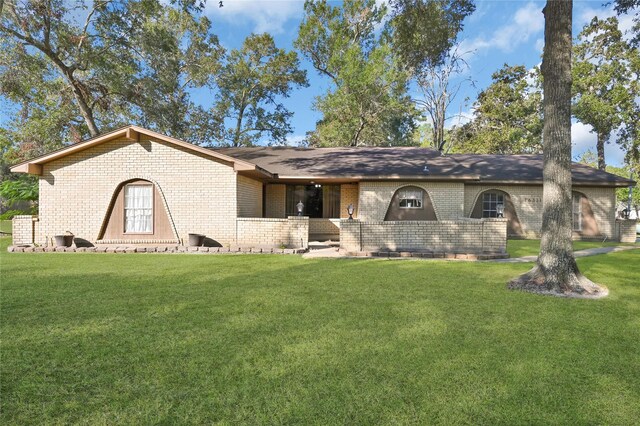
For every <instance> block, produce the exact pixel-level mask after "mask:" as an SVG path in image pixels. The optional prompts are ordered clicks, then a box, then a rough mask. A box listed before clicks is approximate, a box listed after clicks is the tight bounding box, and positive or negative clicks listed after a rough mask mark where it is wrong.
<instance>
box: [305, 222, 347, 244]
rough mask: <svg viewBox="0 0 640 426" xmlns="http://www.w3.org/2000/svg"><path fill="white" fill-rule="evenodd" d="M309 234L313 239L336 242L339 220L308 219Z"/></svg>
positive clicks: (338, 232) (338, 234)
mask: <svg viewBox="0 0 640 426" xmlns="http://www.w3.org/2000/svg"><path fill="white" fill-rule="evenodd" d="M309 234H310V235H312V236H314V237H315V238H320V239H332V240H337V239H338V238H339V237H340V219H317V218H310V219H309Z"/></svg>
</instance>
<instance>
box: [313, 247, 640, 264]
mask: <svg viewBox="0 0 640 426" xmlns="http://www.w3.org/2000/svg"><path fill="white" fill-rule="evenodd" d="M309 246H310V247H309V248H310V250H309V251H308V252H307V253H305V254H303V255H302V257H303V258H305V259H317V258H338V257H341V258H353V259H372V258H371V257H360V256H358V257H356V256H348V255H345V254H342V253H340V252H339V251H338V247H336V246H334V245H329V244H327V245H324V244H318V243H316V244H315V245H312V243H310V244H309ZM636 249H640V245H634V246H614V247H596V248H590V249H585V250H579V251H576V252H574V253H573V254H574V256H575V257H588V256H596V255H598V254H607V253H616V252H619V251H625V250H636ZM374 259H375V258H374ZM380 259H382V258H380ZM384 259H396V260H405V259H413V260H416V258H403V257H396V258H384ZM537 259H538V255H534V256H523V257H514V258H509V259H491V260H481V261H479V262H499V263H528V262H535V261H536V260H537ZM430 260H434V259H430ZM435 260H451V259H435ZM456 260H458V261H459V260H460V259H456ZM463 261H464V260H463Z"/></svg>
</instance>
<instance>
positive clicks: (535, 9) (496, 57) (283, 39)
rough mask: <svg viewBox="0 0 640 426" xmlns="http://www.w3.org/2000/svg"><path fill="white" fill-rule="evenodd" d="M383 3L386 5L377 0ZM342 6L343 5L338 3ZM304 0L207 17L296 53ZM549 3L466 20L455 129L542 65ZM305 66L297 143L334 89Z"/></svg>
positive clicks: (482, 7)
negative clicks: (516, 68)
mask: <svg viewBox="0 0 640 426" xmlns="http://www.w3.org/2000/svg"><path fill="white" fill-rule="evenodd" d="M377 1H378V2H380V3H381V2H383V1H384V0H377ZM604 2H606V0H596V1H574V26H573V29H574V34H576V35H577V34H578V33H579V32H580V30H581V29H582V27H583V26H584V25H585V24H586V23H588V22H589V21H590V20H591V19H592V18H593V17H594V16H599V17H601V18H604V17H609V16H613V15H614V12H613V10H612V8H611V7H604V6H602V4H603V3H604ZM335 4H339V2H337V1H336V2H335ZM303 5H304V0H224V7H222V8H219V7H218V1H217V0H207V4H206V9H205V13H206V15H207V16H208V17H209V19H211V21H212V23H213V25H212V27H213V32H214V33H215V34H217V35H218V37H219V39H220V42H221V44H222V45H223V46H224V47H225V48H226V49H228V50H229V49H233V48H238V47H240V46H241V45H242V42H243V40H244V39H245V38H246V37H247V36H248V35H249V34H251V33H261V32H269V33H271V34H272V35H273V36H274V38H275V40H276V44H277V45H278V47H281V48H284V49H293V41H294V39H295V38H296V35H297V31H298V26H299V24H300V21H301V19H302V16H303ZM543 6H544V2H543V1H518V0H511V1H503V0H492V1H483V0H476V12H475V13H474V14H472V15H471V16H470V17H468V18H467V19H466V21H465V28H464V31H463V32H462V33H461V34H460V37H459V41H460V43H461V47H460V51H461V52H467V51H470V52H471V53H469V54H467V55H466V56H465V58H466V60H467V62H468V64H469V71H468V72H469V75H467V76H464V77H465V78H467V77H471V79H472V80H473V81H474V82H475V84H474V85H473V86H472V85H471V84H467V83H465V84H463V86H462V89H461V91H460V93H459V94H458V96H457V98H456V100H455V101H454V102H453V104H452V106H451V108H450V111H449V114H450V115H453V114H458V113H459V116H458V117H456V118H454V119H452V120H450V122H449V123H448V125H449V126H451V125H453V124H458V123H464V122H465V120H468V119H469V117H471V115H472V110H471V104H472V103H473V101H474V100H475V99H476V96H477V94H478V92H479V91H480V90H482V89H484V88H486V87H487V86H488V85H489V84H490V83H491V74H492V73H493V72H495V71H496V70H498V69H499V68H501V67H502V65H503V64H505V63H508V64H509V65H524V66H526V67H527V68H531V67H534V66H536V65H538V64H540V62H541V55H542V48H543V40H544V34H543V33H544V17H543V15H542V8H543ZM631 25H632V19H631V17H630V16H627V17H622V18H621V19H620V26H621V29H623V30H626V29H629V28H630V27H631ZM301 65H302V67H303V68H304V69H306V70H307V73H308V77H309V83H310V85H309V87H308V88H302V89H297V90H295V91H294V93H293V95H292V96H291V97H290V98H287V99H284V101H283V103H284V104H285V106H286V107H287V108H288V109H289V110H290V111H293V112H294V116H293V119H292V126H293V129H294V132H293V134H291V135H290V137H289V139H288V142H289V143H291V144H297V143H298V142H300V141H301V140H302V139H303V138H304V136H305V133H306V132H307V131H309V130H313V129H314V127H315V123H316V121H317V120H318V119H319V118H320V115H319V114H318V113H317V112H316V111H314V110H313V108H312V107H313V101H314V98H315V97H316V96H318V95H320V94H322V93H324V92H325V91H326V90H327V88H328V87H329V82H328V80H327V79H326V78H324V77H322V76H320V75H319V74H318V73H317V72H316V71H315V70H314V69H313V67H312V66H311V64H310V63H309V62H308V61H306V60H305V59H304V58H303V57H302V56H301ZM192 94H193V99H194V101H196V102H199V103H202V104H205V105H211V96H212V94H211V93H209V92H208V91H205V90H200V91H196V92H193V93H192ZM12 113H13V111H8V110H4V106H3V111H2V112H0V123H1V122H4V121H5V120H7V119H8V118H9V117H8V116H7V114H12ZM572 139H573V156H574V158H577V157H578V156H579V155H580V154H581V153H583V152H584V151H586V150H588V149H591V150H594V149H595V135H594V134H592V133H590V127H589V126H585V125H583V124H581V123H576V122H574V124H573V127H572ZM606 155H607V163H608V164H612V165H620V164H621V163H622V161H623V157H624V155H623V153H622V152H621V150H620V149H619V148H618V147H617V145H616V144H615V143H612V144H608V145H607V146H606Z"/></svg>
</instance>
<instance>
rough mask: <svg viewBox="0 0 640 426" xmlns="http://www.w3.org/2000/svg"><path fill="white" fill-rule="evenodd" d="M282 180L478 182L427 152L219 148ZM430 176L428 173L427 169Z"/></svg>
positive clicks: (453, 163)
mask: <svg viewBox="0 0 640 426" xmlns="http://www.w3.org/2000/svg"><path fill="white" fill-rule="evenodd" d="M215 150H216V151H217V152H219V153H221V154H225V155H228V156H230V157H233V158H238V159H240V160H244V161H248V162H251V163H254V164H256V165H257V166H259V167H261V168H263V169H265V170H267V171H269V172H271V173H274V174H277V175H278V176H279V177H281V178H282V177H310V176H312V177H316V178H384V177H387V178H394V177H395V178H399V177H412V178H425V179H429V178H433V177H435V176H438V177H443V176H446V177H447V178H449V179H460V178H467V179H472V178H477V176H475V175H474V174H473V173H472V172H471V171H469V169H467V168H466V167H464V166H462V165H460V164H459V163H458V162H457V161H456V160H454V159H453V158H450V157H445V156H442V155H440V153H439V152H438V151H435V150H432V149H426V148H414V147H397V148H380V147H361V148H289V147H273V148H272V147H252V148H216V149H215ZM425 165H426V166H427V167H428V170H429V172H428V173H425V171H424V167H425Z"/></svg>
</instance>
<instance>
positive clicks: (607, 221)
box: [464, 184, 616, 238]
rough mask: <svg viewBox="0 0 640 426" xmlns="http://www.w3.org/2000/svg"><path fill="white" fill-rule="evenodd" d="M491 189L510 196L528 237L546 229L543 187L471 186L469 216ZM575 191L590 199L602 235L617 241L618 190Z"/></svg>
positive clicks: (467, 190) (466, 190)
mask: <svg viewBox="0 0 640 426" xmlns="http://www.w3.org/2000/svg"><path fill="white" fill-rule="evenodd" d="M490 189H497V190H500V191H504V192H506V193H507V194H509V196H510V197H511V201H512V202H513V205H514V207H515V210H516V213H517V215H518V219H519V220H520V224H521V225H522V229H523V232H524V234H525V236H526V237H530V238H535V237H538V236H539V235H540V229H541V228H542V185H473V184H467V185H465V187H464V213H465V217H469V216H470V215H471V211H472V210H473V207H474V205H475V203H476V200H477V199H478V196H479V195H480V194H481V193H482V192H484V191H487V190H490ZM574 190H575V191H578V192H581V193H583V194H584V195H585V196H586V197H587V198H588V199H589V202H590V204H591V208H592V210H593V214H594V217H595V219H596V222H597V224H598V228H599V229H600V233H601V234H602V236H604V237H607V238H614V226H615V197H616V194H615V188H607V187H583V186H576V187H574Z"/></svg>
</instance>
